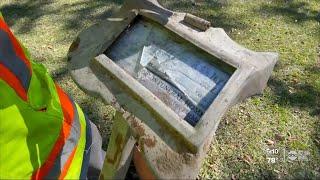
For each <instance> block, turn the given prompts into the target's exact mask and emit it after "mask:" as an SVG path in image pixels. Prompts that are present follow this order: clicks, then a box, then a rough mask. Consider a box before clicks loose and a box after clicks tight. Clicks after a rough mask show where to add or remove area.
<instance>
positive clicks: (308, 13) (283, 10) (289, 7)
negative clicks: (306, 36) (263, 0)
mask: <svg viewBox="0 0 320 180" xmlns="http://www.w3.org/2000/svg"><path fill="white" fill-rule="evenodd" d="M308 6H309V3H307V2H296V1H288V0H281V1H278V0H277V1H275V0H274V1H273V3H270V4H268V5H264V6H262V7H261V8H260V12H262V13H264V14H266V13H267V14H272V15H281V16H287V17H289V18H290V19H291V22H294V23H301V22H304V21H318V22H320V12H319V11H315V10H312V9H310V8H309V7H308Z"/></svg>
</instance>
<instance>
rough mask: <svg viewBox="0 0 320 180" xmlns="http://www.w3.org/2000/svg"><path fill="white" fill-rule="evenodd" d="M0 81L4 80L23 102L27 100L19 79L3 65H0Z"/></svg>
mask: <svg viewBox="0 0 320 180" xmlns="http://www.w3.org/2000/svg"><path fill="white" fill-rule="evenodd" d="M0 79H2V80H4V81H5V82H6V83H7V84H8V85H9V86H10V87H12V88H13V89H14V90H15V91H16V93H17V94H18V95H19V96H20V97H21V98H22V99H23V100H24V101H27V100H28V96H27V93H26V91H25V90H24V88H23V86H22V84H21V83H20V81H19V79H18V78H17V77H16V76H15V75H14V74H13V73H12V72H11V71H10V70H9V69H7V68H6V67H5V66H4V65H2V64H1V63H0Z"/></svg>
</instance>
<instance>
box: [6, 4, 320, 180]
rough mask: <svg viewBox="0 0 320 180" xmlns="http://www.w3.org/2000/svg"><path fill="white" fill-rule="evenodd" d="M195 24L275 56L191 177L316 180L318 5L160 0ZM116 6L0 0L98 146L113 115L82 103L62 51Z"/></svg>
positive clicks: (319, 142)
mask: <svg viewBox="0 0 320 180" xmlns="http://www.w3.org/2000/svg"><path fill="white" fill-rule="evenodd" d="M160 2H161V3H162V4H163V5H164V6H165V7H167V8H169V9H172V10H175V11H185V12H190V13H192V14H195V15H197V16H200V17H203V18H204V19H207V20H209V21H211V22H212V24H213V26H215V27H222V28H224V29H225V30H226V32H227V33H228V34H229V35H230V36H231V37H232V39H234V40H235V41H237V42H238V43H240V44H242V45H244V46H245V47H247V48H249V49H253V50H256V51H276V52H278V53H279V54H280V61H279V63H278V65H277V66H276V68H275V70H274V72H273V75H272V77H271V79H270V81H269V83H268V87H267V88H266V90H265V91H264V94H263V95H261V96H256V97H252V98H249V99H247V100H246V101H244V102H242V103H239V104H238V105H236V106H235V107H233V108H232V109H231V110H230V111H229V112H228V113H227V114H226V115H225V117H224V118H223V120H222V121H221V123H220V126H219V129H218V131H217V133H216V137H215V139H214V141H213V142H212V145H211V148H210V151H209V154H208V157H207V158H206V160H205V162H204V164H203V166H202V169H201V172H200V174H199V178H203V179H207V178H210V179H211V178H215V179H226V178H228V179H230V178H232V179H237V178H240V179H257V178H259V179H261V178H268V179H269V178H281V179H282V178H290V179H291V178H314V179H316V178H320V1H319V0H261V1H258V0H233V1H231V0H207V1H204V0H203V1H202V2H201V3H199V4H196V5H195V6H193V5H192V3H191V1H187V0H184V1H183V0H181V1H178V0H176V1H174V0H160ZM121 3H122V1H121V0H41V1H40V0H37V1H36V0H1V1H0V11H1V12H2V13H3V16H4V17H5V19H6V21H7V22H8V24H9V26H10V27H11V29H12V30H13V31H14V33H15V34H16V35H17V37H18V38H19V39H20V41H22V43H23V44H24V45H25V46H26V47H27V48H28V49H29V51H30V52H31V55H32V57H33V58H34V60H35V61H37V62H40V63H42V64H44V65H45V66H46V67H47V68H48V69H49V71H50V73H51V74H52V76H53V77H54V79H55V80H56V81H57V82H58V83H59V84H60V85H61V86H62V88H63V89H65V90H66V91H67V92H68V93H69V94H70V95H71V96H72V97H73V98H74V99H75V100H76V101H77V102H78V103H79V104H80V106H81V107H82V108H83V109H84V111H85V113H86V114H88V116H89V117H90V118H91V119H92V120H93V121H94V122H95V123H96V124H97V125H98V127H99V129H100V130H101V132H102V134H103V137H104V139H105V143H106V142H107V140H108V137H109V135H110V128H111V126H112V116H113V114H114V110H113V109H112V107H111V106H105V105H104V104H103V103H102V102H101V101H98V100H96V99H94V98H91V97H88V96H86V95H85V94H84V93H83V92H82V91H81V90H80V89H79V88H77V86H76V85H75V83H74V82H73V81H72V80H71V78H70V75H69V74H68V72H67V69H66V54H67V51H68V48H69V45H70V44H71V42H72V41H73V39H74V38H75V37H76V35H77V34H78V33H79V32H80V31H81V30H82V29H84V28H86V27H88V26H90V25H92V24H94V23H97V22H99V21H101V20H102V19H104V18H106V17H108V16H109V15H110V14H111V13H112V12H113V11H115V10H116V9H118V8H119V7H120V6H121ZM272 147H275V148H278V149H279V150H280V152H279V153H280V154H279V160H281V159H282V156H283V150H284V149H286V151H287V152H288V151H289V150H301V151H306V152H310V157H309V161H295V162H288V161H285V162H281V161H278V162H276V163H269V162H268V157H269V155H268V154H267V152H266V149H267V148H272Z"/></svg>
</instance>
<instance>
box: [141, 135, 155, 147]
mask: <svg viewBox="0 0 320 180" xmlns="http://www.w3.org/2000/svg"><path fill="white" fill-rule="evenodd" d="M156 143H157V140H156V138H155V137H153V138H150V137H147V138H145V139H144V144H145V145H146V146H148V147H149V148H152V147H154V146H155V145H156Z"/></svg>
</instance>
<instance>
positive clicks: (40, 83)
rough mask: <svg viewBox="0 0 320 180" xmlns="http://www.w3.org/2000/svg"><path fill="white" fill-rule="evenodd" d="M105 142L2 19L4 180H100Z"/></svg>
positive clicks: (0, 149)
mask: <svg viewBox="0 0 320 180" xmlns="http://www.w3.org/2000/svg"><path fill="white" fill-rule="evenodd" d="M104 155H105V153H104V151H103V150H102V149H101V136H100V134H99V133H98V130H97V128H96V126H95V125H93V124H92V123H91V122H90V121H89V120H88V119H87V118H86V117H85V115H84V114H83V112H82V111H81V109H80V107H79V106H78V105H77V104H76V103H74V102H73V101H72V99H71V98H70V97H69V96H68V95H67V94H66V93H65V92H64V91H63V90H62V89H61V88H60V87H59V86H58V85H57V84H55V83H54V82H53V80H52V78H51V77H50V76H49V74H48V71H47V70H46V69H45V67H44V66H43V65H41V64H37V63H35V62H32V61H31V59H30V55H29V53H28V52H27V50H26V49H25V48H24V47H23V46H22V45H21V44H20V43H19V41H18V40H17V39H16V38H15V36H14V35H13V34H12V32H11V31H10V29H9V28H8V26H7V25H6V23H5V22H4V19H3V17H2V15H1V13H0V179H86V178H97V177H98V176H99V173H100V170H101V168H102V163H103V160H104Z"/></svg>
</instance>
